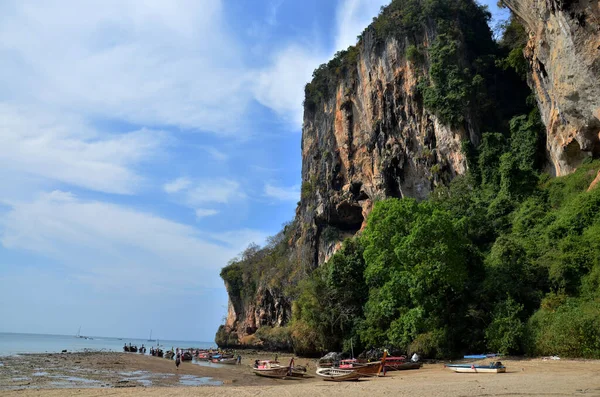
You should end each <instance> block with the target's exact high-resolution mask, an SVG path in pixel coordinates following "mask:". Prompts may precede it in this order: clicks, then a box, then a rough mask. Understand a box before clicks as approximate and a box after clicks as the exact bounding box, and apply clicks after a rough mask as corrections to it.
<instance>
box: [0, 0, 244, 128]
mask: <svg viewBox="0 0 600 397" xmlns="http://www.w3.org/2000/svg"><path fill="white" fill-rule="evenodd" d="M0 15H1V17H0V26H1V27H0V59H2V62H3V65H4V67H3V73H2V75H1V76H0V84H2V86H3V95H4V96H8V97H11V98H12V99H13V100H16V101H18V102H21V103H37V104H42V105H52V106H57V107H60V108H63V109H67V108H68V109H71V110H73V111H77V112H80V113H84V114H87V115H94V116H96V117H104V116H105V117H110V118H111V119H115V118H116V119H122V120H127V121H129V122H132V123H137V124H144V125H156V124H158V125H174V126H179V127H183V128H192V129H201V130H210V131H214V132H220V133H231V132H232V131H234V130H236V129H237V125H238V124H239V123H238V122H239V119H240V117H241V116H242V114H243V113H244V111H245V108H246V106H247V104H248V101H249V100H250V99H251V93H250V92H249V90H248V89H247V88H245V87H247V85H248V83H249V81H248V76H247V74H246V73H245V70H244V67H243V60H242V59H241V58H240V56H241V55H240V54H241V53H242V52H241V51H239V48H238V46H237V43H236V41H235V40H234V39H233V38H232V37H230V35H229V32H228V31H226V30H224V29H225V26H227V25H226V23H224V20H223V4H222V1H221V0H199V1H194V0H179V1H168V2H164V1H146V2H144V4H143V6H140V3H139V2H138V1H137V0H122V1H121V0H120V1H116V0H108V1H101V0H90V1H84V2H81V1H77V2H64V1H61V0H49V1H44V2H28V1H22V0H13V1H10V0H9V1H4V2H2V6H0Z"/></svg>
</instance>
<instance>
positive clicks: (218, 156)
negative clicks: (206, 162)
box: [199, 146, 229, 161]
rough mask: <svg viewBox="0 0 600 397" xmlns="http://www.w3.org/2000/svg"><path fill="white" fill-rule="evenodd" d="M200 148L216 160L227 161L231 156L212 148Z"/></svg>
mask: <svg viewBox="0 0 600 397" xmlns="http://www.w3.org/2000/svg"><path fill="white" fill-rule="evenodd" d="M199 148H200V149H201V150H204V151H205V152H206V153H208V154H209V155H210V156H211V157H212V158H213V159H214V160H217V161H225V160H227V159H228V158H229V156H228V155H227V154H226V153H223V152H222V151H220V150H218V149H216V148H214V147H212V146H200V147H199Z"/></svg>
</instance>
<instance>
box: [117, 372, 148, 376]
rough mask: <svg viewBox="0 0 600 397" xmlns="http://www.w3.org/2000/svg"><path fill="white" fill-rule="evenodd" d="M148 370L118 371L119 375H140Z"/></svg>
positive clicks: (145, 373)
mask: <svg viewBox="0 0 600 397" xmlns="http://www.w3.org/2000/svg"><path fill="white" fill-rule="evenodd" d="M147 374H148V371H123V372H119V375H123V376H141V375H147Z"/></svg>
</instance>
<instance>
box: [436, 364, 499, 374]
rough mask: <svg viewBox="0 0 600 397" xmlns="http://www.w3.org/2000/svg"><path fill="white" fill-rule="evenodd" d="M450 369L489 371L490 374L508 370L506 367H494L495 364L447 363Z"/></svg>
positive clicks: (472, 371) (475, 372) (468, 372)
mask: <svg viewBox="0 0 600 397" xmlns="http://www.w3.org/2000/svg"><path fill="white" fill-rule="evenodd" d="M446 367H447V368H449V369H450V370H452V371H454V372H457V373H467V374H479V373H483V374H485V373H488V374H499V373H503V372H506V367H504V366H500V367H493V366H483V365H468V364H466V365H465V364H451V365H446Z"/></svg>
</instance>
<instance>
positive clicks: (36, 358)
mask: <svg viewBox="0 0 600 397" xmlns="http://www.w3.org/2000/svg"><path fill="white" fill-rule="evenodd" d="M268 358H273V354H267V353H257V352H253V353H245V354H243V364H242V365H241V366H228V365H215V364H207V363H203V364H202V365H199V364H197V363H191V362H185V363H183V364H182V366H181V367H180V369H179V370H177V369H176V368H175V364H174V362H173V361H171V360H166V359H163V358H157V357H148V356H143V355H140V354H135V353H130V354H128V353H105V352H104V353H103V352H100V353H72V354H70V353H67V354H31V355H21V356H12V357H3V358H0V361H1V362H2V366H0V394H2V395H3V396H4V395H5V396H20V397H29V396H48V397H52V396H75V395H77V396H90V397H91V396H191V395H194V396H196V395H202V396H214V395H219V396H256V395H260V396H282V395H283V396H335V395H342V394H343V395H346V396H348V395H350V396H354V395H357V396H358V395H373V394H381V395H399V396H404V395H406V396H508V395H510V396H571V395H584V396H600V361H598V360H543V359H512V358H511V359H503V360H502V361H503V363H504V364H505V365H506V367H507V373H505V374H456V373H453V372H452V371H450V370H448V369H447V368H444V366H443V364H441V363H436V364H425V365H424V366H423V368H421V369H419V370H411V371H395V372H388V373H387V375H386V376H385V377H378V378H369V379H365V380H360V381H355V382H344V383H333V382H324V381H322V380H321V379H319V378H317V377H310V378H307V379H303V380H277V379H269V378H261V377H258V376H255V375H254V374H253V372H252V369H251V363H252V362H253V361H254V360H255V359H268ZM290 358H291V357H290V356H286V355H280V357H279V360H280V361H281V362H282V363H284V362H286V361H289V359H290ZM487 361H488V360H483V362H487ZM296 362H297V363H298V364H301V365H308V367H309V371H308V373H309V374H314V371H315V367H316V362H315V360H312V359H302V358H297V359H296Z"/></svg>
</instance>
